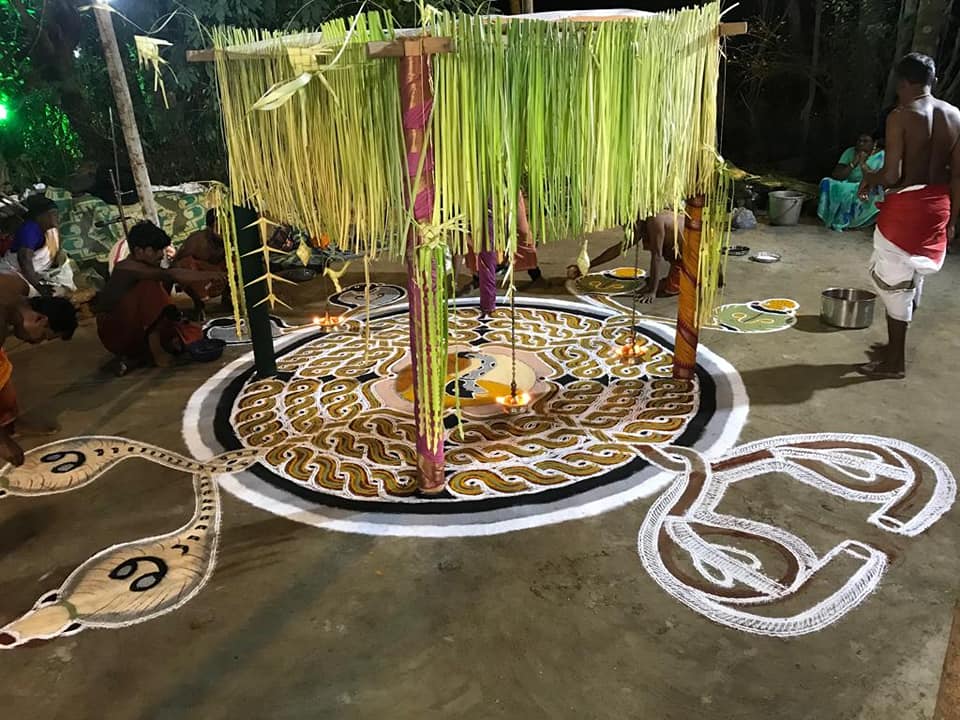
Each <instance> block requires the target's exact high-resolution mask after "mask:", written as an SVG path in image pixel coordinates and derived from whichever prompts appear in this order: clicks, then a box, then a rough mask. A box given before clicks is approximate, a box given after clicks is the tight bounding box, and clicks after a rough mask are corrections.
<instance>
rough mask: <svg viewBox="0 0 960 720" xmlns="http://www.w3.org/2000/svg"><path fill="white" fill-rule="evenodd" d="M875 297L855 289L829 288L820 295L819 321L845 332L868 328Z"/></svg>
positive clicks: (865, 291)
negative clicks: (842, 329)
mask: <svg viewBox="0 0 960 720" xmlns="http://www.w3.org/2000/svg"><path fill="white" fill-rule="evenodd" d="M876 304H877V296H876V294H875V293H872V292H870V291H869V290H858V289H857V288H829V289H828V290H824V291H823V293H822V294H821V295H820V320H822V321H823V322H825V323H826V324H827V325H832V326H833V327H838V328H844V329H846V330H858V329H861V328H868V327H870V325H871V324H872V323H873V309H874V307H875V306H876Z"/></svg>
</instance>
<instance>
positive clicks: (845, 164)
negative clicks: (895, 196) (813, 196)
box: [817, 133, 884, 232]
mask: <svg viewBox="0 0 960 720" xmlns="http://www.w3.org/2000/svg"><path fill="white" fill-rule="evenodd" d="M883 158H884V154H883V150H881V149H879V148H878V147H877V142H876V141H875V140H874V139H873V137H871V136H870V135H869V134H867V133H864V134H862V135H861V136H860V137H859V138H858V139H857V144H856V146H855V147H849V148H847V149H846V150H844V152H843V155H841V156H840V161H839V162H838V163H837V166H836V167H835V168H834V169H833V173H832V175H831V176H830V177H828V178H824V179H823V180H821V181H820V204H819V206H818V207H817V214H818V215H819V216H820V219H821V220H823V223H824V225H826V226H827V227H828V228H830V229H831V230H837V231H838V232H839V231H843V230H846V229H847V228H859V227H863V226H865V225H868V224H870V223H872V222H873V221H874V219H875V218H876V217H877V214H878V213H879V212H880V210H879V209H878V208H877V201H878V200H879V197H878V196H877V195H876V194H871V195H870V197H868V198H867V199H866V200H861V199H860V198H859V197H857V191H858V190H859V189H860V181H861V180H863V173H864V171H873V170H879V169H880V168H882V167H883Z"/></svg>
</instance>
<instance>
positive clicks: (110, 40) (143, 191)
mask: <svg viewBox="0 0 960 720" xmlns="http://www.w3.org/2000/svg"><path fill="white" fill-rule="evenodd" d="M93 14H94V15H95V16H96V19H97V27H98V28H99V29H100V42H101V44H102V45H103V56H104V58H105V59H106V61H107V74H108V75H109V76H110V85H111V86H112V87H113V97H114V100H115V101H116V104H117V115H118V118H119V120H120V128H121V130H123V139H124V141H125V144H126V146H127V157H128V158H129V159H130V170H131V171H133V180H134V183H136V186H137V194H138V195H139V196H140V206H141V207H142V208H143V216H144V217H145V218H147V219H148V220H150V221H151V222H152V223H153V224H154V225H156V226H158V227H159V226H160V217H159V215H158V214H157V205H156V203H155V202H154V200H153V188H152V187H151V185H150V174H149V173H148V172H147V163H146V160H145V159H144V157H143V145H141V143H140V130H139V129H138V128H137V119H136V117H134V115H133V101H132V100H131V99H130V88H129V87H127V77H126V75H125V74H124V72H123V62H122V60H121V59H120V48H119V47H118V46H117V36H116V35H115V34H114V31H113V18H112V17H111V16H110V11H109V10H108V9H107V8H105V7H102V6H99V5H94V9H93Z"/></svg>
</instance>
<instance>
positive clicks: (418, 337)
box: [398, 54, 447, 494]
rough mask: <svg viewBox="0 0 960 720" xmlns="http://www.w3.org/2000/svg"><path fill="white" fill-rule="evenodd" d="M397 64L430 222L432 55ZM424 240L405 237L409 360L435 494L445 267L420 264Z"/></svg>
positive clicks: (426, 476) (426, 484)
mask: <svg viewBox="0 0 960 720" xmlns="http://www.w3.org/2000/svg"><path fill="white" fill-rule="evenodd" d="M398 65H399V68H398V70H399V74H400V107H401V111H402V113H403V138H404V145H405V148H406V151H407V172H408V175H409V177H410V182H409V185H408V187H407V193H408V198H407V200H408V206H409V207H412V208H413V216H414V219H415V220H416V221H418V222H429V221H430V219H431V216H432V214H433V204H434V169H433V147H432V145H431V142H430V137H429V134H428V132H427V122H428V120H429V118H430V112H431V110H432V108H433V90H432V88H431V79H430V56H429V55H428V54H415V55H414V54H410V55H404V56H403V57H401V58H400V61H399V63H398ZM424 155H425V157H423V156H424ZM409 195H413V197H409ZM411 200H412V202H410V201H411ZM421 242H422V238H421V237H420V235H419V233H418V231H417V228H416V227H415V226H412V227H411V228H410V231H409V235H408V237H407V248H406V264H407V293H408V296H409V303H410V364H411V371H412V377H413V378H414V383H413V416H414V423H415V425H416V445H417V480H418V485H419V488H420V490H421V492H424V493H428V494H436V493H440V492H443V490H444V488H445V487H446V479H445V477H444V454H443V436H442V435H441V436H440V437H439V439H436V438H435V439H434V441H433V443H432V446H431V441H430V439H429V438H428V436H427V432H426V425H427V418H428V417H429V412H430V407H429V404H430V403H433V402H436V399H437V398H441V400H440V401H441V402H442V396H443V395H442V393H443V388H437V387H435V384H436V382H437V375H436V373H434V372H430V371H429V369H431V366H432V364H433V363H436V362H442V363H443V364H444V367H446V362H447V358H446V351H445V350H443V355H444V357H440V358H438V357H436V356H437V354H438V353H437V352H436V351H437V350H439V349H438V348H434V347H432V346H431V345H430V343H431V337H432V336H434V335H435V334H436V333H435V332H431V328H430V327H428V321H429V316H428V313H427V312H426V308H428V307H430V306H431V298H434V297H436V294H437V293H440V292H443V285H442V282H443V278H444V271H445V270H444V268H443V267H438V263H437V262H436V259H435V255H434V254H433V253H431V254H430V258H431V259H430V260H428V261H427V262H429V263H430V267H429V268H421V267H418V259H417V247H418V245H419V244H420V243H421ZM434 330H435V329H434ZM418 377H426V378H427V382H426V383H425V384H424V385H423V386H421V385H420V383H418V382H417V378H418ZM424 395H425V396H426V397H424Z"/></svg>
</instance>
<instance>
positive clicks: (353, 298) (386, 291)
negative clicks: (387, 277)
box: [330, 283, 407, 311]
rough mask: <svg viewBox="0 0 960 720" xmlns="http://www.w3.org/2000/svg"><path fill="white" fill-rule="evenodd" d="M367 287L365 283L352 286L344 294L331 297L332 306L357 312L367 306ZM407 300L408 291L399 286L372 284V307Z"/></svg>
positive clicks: (339, 293) (340, 293)
mask: <svg viewBox="0 0 960 720" xmlns="http://www.w3.org/2000/svg"><path fill="white" fill-rule="evenodd" d="M366 293H367V286H366V285H365V284H363V283H360V284H357V285H351V286H350V287H348V288H345V289H344V290H343V291H342V292H338V293H336V294H334V295H331V296H330V304H331V305H336V306H337V307H340V308H344V310H348V311H349V310H357V309H360V308H364V309H365V308H366V306H367V296H366ZM406 299H407V291H406V289H405V288H402V287H400V286H399V285H390V284H388V283H370V307H371V308H379V307H386V306H387V305H393V304H394V303H398V302H403V301H404V300H406Z"/></svg>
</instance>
